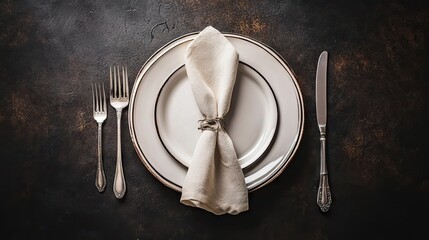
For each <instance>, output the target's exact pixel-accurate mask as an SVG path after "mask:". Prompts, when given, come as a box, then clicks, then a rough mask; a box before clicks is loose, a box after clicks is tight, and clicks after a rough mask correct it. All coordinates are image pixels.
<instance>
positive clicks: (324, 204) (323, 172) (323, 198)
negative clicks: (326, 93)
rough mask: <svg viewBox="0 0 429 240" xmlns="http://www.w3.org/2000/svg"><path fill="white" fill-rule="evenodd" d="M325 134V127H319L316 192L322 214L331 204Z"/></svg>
mask: <svg viewBox="0 0 429 240" xmlns="http://www.w3.org/2000/svg"><path fill="white" fill-rule="evenodd" d="M325 148H326V134H325V127H320V179H319V190H318V192H317V205H319V207H320V210H322V212H327V211H328V210H329V207H330V206H331V204H332V197H331V190H330V188H329V181H328V169H327V167H326V156H325Z"/></svg>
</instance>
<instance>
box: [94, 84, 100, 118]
mask: <svg viewBox="0 0 429 240" xmlns="http://www.w3.org/2000/svg"><path fill="white" fill-rule="evenodd" d="M95 87H96V90H95V92H96V93H97V112H100V111H101V96H100V95H101V94H100V90H101V89H100V84H99V83H97V84H96V85H95Z"/></svg>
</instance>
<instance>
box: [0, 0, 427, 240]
mask: <svg viewBox="0 0 429 240" xmlns="http://www.w3.org/2000/svg"><path fill="white" fill-rule="evenodd" d="M426 2H427V1H397V0H394V1H305V0H301V1H299V0H292V1H246V0H240V1H229V2H220V1H212V2H206V1H199V0H196V1H192V0H183V1H137V0H132V1H115V2H113V1H45V0H36V1H12V0H9V1H5V0H3V1H1V3H0V29H1V33H0V101H1V102H0V103H1V104H0V156H1V158H2V161H1V163H2V167H1V174H0V175H1V189H2V191H1V192H2V210H1V215H2V220H3V222H4V223H2V224H1V225H0V226H1V227H0V229H1V233H2V235H4V236H6V235H7V234H11V236H13V237H12V238H11V239H427V238H428V237H429V230H428V226H429V221H428V214H429V164H428V163H429V158H428V156H429V151H428V149H429V147H428V144H429V141H428V140H427V139H428V136H429V131H428V127H427V124H428V123H429V118H428V113H427V111H428V106H429V101H428V100H429V99H428V96H429V80H428V77H427V76H428V74H429V52H428V43H427V42H426V41H429V40H428V37H429V35H428V34H429V7H428V4H427V3H426ZM208 25H212V26H214V27H216V28H217V29H219V30H220V31H223V32H234V33H239V34H244V35H246V36H249V37H251V38H254V39H256V40H259V41H261V42H264V43H266V44H268V45H269V46H271V47H272V48H273V49H275V50H276V51H278V52H279V53H280V54H281V55H282V56H283V57H284V58H285V59H286V61H287V62H288V64H289V65H290V67H291V68H292V69H293V71H294V72H295V74H296V76H297V81H298V84H299V86H300V88H301V91H302V93H303V99H304V107H305V119H306V121H305V126H304V135H303V138H302V141H301V143H300V146H299V149H298V151H297V153H296V155H295V157H294V159H293V161H292V163H291V164H290V165H289V166H288V167H287V168H286V170H285V171H284V172H283V173H282V175H280V176H279V177H278V178H277V179H275V181H273V182H272V183H270V184H269V185H267V186H266V187H264V188H262V189H260V190H257V191H255V192H252V193H251V194H250V210H249V211H247V212H244V213H242V214H239V215H237V216H230V215H224V216H215V215H213V214H210V213H208V212H205V211H202V210H200V209H196V208H191V207H187V206H184V205H182V204H180V203H179V198H180V194H179V193H177V192H175V191H173V190H171V189H169V188H167V187H165V186H164V185H162V184H161V183H160V182H159V181H158V180H157V179H156V178H154V177H153V176H152V175H151V174H150V173H149V172H148V171H147V169H146V168H145V167H144V165H143V164H142V163H141V161H140V159H139V158H138V156H137V154H136V152H135V150H134V148H133V146H132V142H131V138H130V134H129V131H128V124H127V120H128V118H127V116H124V118H123V120H124V121H123V122H122V124H123V126H122V127H123V129H125V130H124V131H123V136H122V139H123V158H124V168H125V174H126V179H127V187H128V191H127V194H126V196H125V198H124V199H123V200H122V201H119V200H117V199H116V198H115V197H114V195H113V193H112V191H111V189H112V182H113V176H114V166H115V156H116V128H115V124H116V123H115V117H114V111H113V109H112V108H109V117H108V120H107V122H106V124H105V125H104V161H105V170H106V177H107V188H106V191H105V192H104V193H102V194H100V193H98V192H97V190H96V188H95V186H94V177H95V166H96V156H97V155H96V129H97V128H96V123H95V121H94V120H93V118H92V109H91V88H90V83H92V82H94V81H104V82H105V83H106V84H107V80H108V79H107V76H108V75H107V73H108V66H109V65H111V64H114V63H124V64H126V65H128V66H129V73H130V78H131V81H130V84H132V83H134V78H135V76H136V75H137V72H138V70H139V69H140V67H141V66H142V65H143V63H144V62H145V61H146V60H147V59H148V58H149V57H150V55H151V54H153V53H154V52H155V51H156V50H157V49H159V48H160V47H162V46H163V45H164V44H166V43H167V42H169V41H171V40H173V39H174V38H176V37H179V36H181V35H183V34H186V33H189V32H194V31H200V30H202V29H203V28H204V27H206V26H208ZM323 50H327V51H328V52H329V54H330V58H329V68H328V71H329V73H328V77H329V83H328V92H329V99H328V106H329V114H328V121H329V126H328V144H327V146H328V152H327V156H328V163H329V171H330V182H331V188H332V191H333V205H332V207H331V210H330V211H329V212H328V213H327V214H322V213H321V212H320V210H319V209H318V207H317V205H316V192H317V186H318V171H319V133H318V128H317V124H316V115H315V103H314V102H315V98H314V93H315V92H314V85H315V71H316V62H317V59H318V56H319V54H320V53H321V52H322V51H323ZM126 113H127V111H126Z"/></svg>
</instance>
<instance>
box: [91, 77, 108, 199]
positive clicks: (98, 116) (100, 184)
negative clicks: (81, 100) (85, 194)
mask: <svg viewBox="0 0 429 240" xmlns="http://www.w3.org/2000/svg"><path fill="white" fill-rule="evenodd" d="M92 110H93V114H94V119H95V121H97V123H98V134H97V135H98V147H97V149H98V161H97V172H96V176H95V186H96V187H97V189H98V191H99V192H103V191H104V189H105V188H106V176H105V174H104V168H103V148H102V144H101V136H102V125H103V122H104V121H105V120H106V118H107V105H106V92H105V91H104V84H103V85H100V84H99V83H95V84H93V85H92Z"/></svg>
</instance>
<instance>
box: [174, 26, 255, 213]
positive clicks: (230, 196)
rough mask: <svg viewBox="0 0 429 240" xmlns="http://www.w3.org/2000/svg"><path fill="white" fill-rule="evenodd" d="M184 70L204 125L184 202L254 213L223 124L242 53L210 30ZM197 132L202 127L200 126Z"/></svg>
mask: <svg viewBox="0 0 429 240" xmlns="http://www.w3.org/2000/svg"><path fill="white" fill-rule="evenodd" d="M185 67H186V72H187V75H188V78H189V79H190V81H191V87H192V92H193V94H194V98H195V101H196V103H197V105H198V107H199V109H200V111H201V113H202V115H203V117H204V119H202V120H205V121H202V123H203V124H206V123H207V122H208V123H209V124H208V125H207V124H206V125H205V126H203V127H201V126H200V127H201V129H202V133H201V136H200V138H199V139H198V142H197V144H196V147H195V150H194V154H193V158H192V162H191V163H190V165H189V169H188V172H187V175H186V178H185V181H184V184H183V187H182V196H181V199H180V201H181V203H183V204H185V205H188V206H193V207H199V208H202V209H205V210H207V211H210V212H212V213H214V214H216V215H220V214H225V213H229V214H234V215H235V214H238V213H240V212H243V211H246V210H248V208H249V204H248V190H247V187H246V183H245V181H244V175H243V171H242V169H241V167H240V164H239V162H238V159H237V154H236V152H235V149H234V145H233V143H232V140H231V138H230V137H229V135H228V133H227V132H226V131H225V129H224V127H223V123H222V119H223V118H224V117H225V115H226V114H227V113H228V111H229V106H230V103H231V97H232V92H233V88H234V84H235V80H236V75H237V67H238V53H237V51H236V50H235V48H234V46H233V45H232V44H231V43H230V42H229V41H228V40H227V39H226V38H225V37H224V36H223V35H222V34H221V33H220V32H219V31H218V30H216V29H215V28H213V27H211V26H209V27H207V28H205V29H204V30H203V31H202V32H200V33H199V34H198V36H197V37H196V38H195V39H194V40H193V41H192V42H191V43H190V45H189V47H188V49H187V51H186V54H185ZM196 127H198V125H196Z"/></svg>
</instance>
